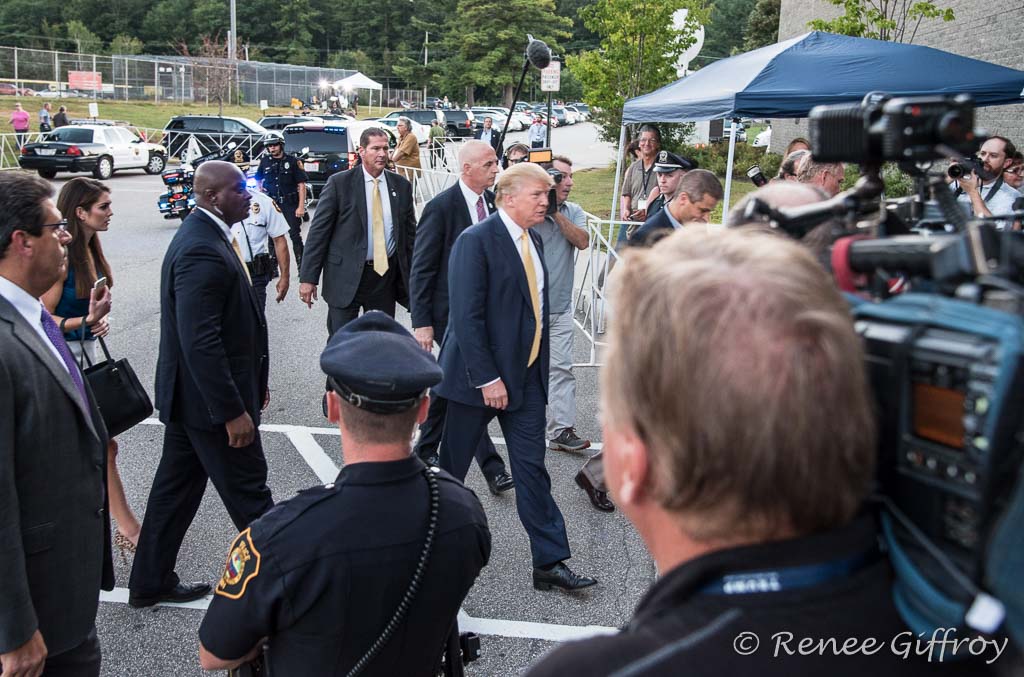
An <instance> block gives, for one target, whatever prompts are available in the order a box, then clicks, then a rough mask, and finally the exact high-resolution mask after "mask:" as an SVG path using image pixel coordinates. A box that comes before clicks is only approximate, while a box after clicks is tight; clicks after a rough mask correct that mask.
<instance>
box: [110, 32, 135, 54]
mask: <svg viewBox="0 0 1024 677" xmlns="http://www.w3.org/2000/svg"><path fill="white" fill-rule="evenodd" d="M110 53H111V54H142V41H141V40H139V39H138V38H133V37H131V36H130V35H124V34H123V33H122V34H121V35H116V36H114V39H113V40H111V41H110Z"/></svg>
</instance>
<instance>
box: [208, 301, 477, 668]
mask: <svg viewBox="0 0 1024 677" xmlns="http://www.w3.org/2000/svg"><path fill="white" fill-rule="evenodd" d="M320 367H321V369H323V371H324V373H325V374H327V382H328V387H329V390H328V392H327V394H326V395H325V397H324V401H325V405H324V407H325V411H326V415H327V418H328V419H329V420H330V421H331V422H332V423H335V424H337V425H338V428H339V430H340V432H341V445H342V447H343V448H344V450H345V467H344V468H343V469H342V470H341V472H340V473H338V477H337V479H336V480H335V481H334V482H331V483H329V484H325V485H323V486H321V487H314V488H311V489H308V490H306V491H303V492H300V493H299V494H298V496H296V497H294V498H292V499H290V500H287V501H284V502H282V503H280V504H278V505H277V507H276V508H275V509H274V510H272V511H270V512H268V513H267V514H266V515H264V517H263V518H261V519H258V520H256V521H254V522H253V523H252V524H251V525H250V526H249V527H248V528H246V529H245V530H244V531H242V533H240V534H239V535H238V537H237V538H236V539H235V541H234V543H233V544H232V546H231V550H230V554H229V555H228V560H227V564H226V565H225V568H224V574H223V576H222V577H221V579H220V582H219V584H218V585H217V587H216V589H215V591H214V592H215V594H214V596H213V600H212V601H211V603H210V607H209V610H208V611H207V613H206V617H205V618H204V619H203V623H202V625H201V627H200V628H199V639H200V641H201V643H200V648H199V658H200V662H201V663H202V666H203V668H204V669H206V670H224V669H231V668H233V667H236V666H239V665H242V664H246V663H249V662H250V661H253V660H254V659H255V660H257V661H259V660H261V659H262V660H265V661H266V665H267V668H269V670H268V673H269V674H270V675H276V676H280V677H285V676H289V675H337V674H340V675H344V674H349V671H350V670H352V669H353V668H354V667H356V666H361V667H363V668H364V669H363V671H362V672H361V673H360V674H362V675H364V676H367V677H369V676H374V675H376V676H381V677H383V676H385V675H387V676H390V675H407V676H410V677H433V675H436V674H437V672H438V668H439V666H440V663H441V657H442V654H443V653H444V651H445V640H446V637H448V636H449V633H450V631H451V629H452V628H453V624H454V622H455V619H456V615H457V614H458V611H459V606H460V605H461V604H462V601H463V599H464V598H465V597H466V593H468V592H469V589H470V588H471V587H472V585H473V582H474V581H475V580H476V577H477V576H478V575H479V573H480V570H481V569H482V568H483V567H484V566H485V565H486V564H487V560H488V558H489V556H490V551H491V534H490V531H489V530H488V527H487V518H486V516H485V515H484V511H483V507H482V506H481V505H480V501H479V500H478V499H477V497H476V496H475V495H474V494H473V492H472V491H470V490H469V489H467V488H466V487H464V486H463V485H462V483H460V482H458V481H456V480H455V479H454V478H453V477H452V476H451V475H449V474H447V473H445V472H443V471H440V470H438V469H437V468H428V466H426V465H425V464H424V463H423V462H422V461H421V460H420V459H419V458H418V457H417V456H416V455H415V454H413V453H412V449H411V444H410V440H411V439H412V433H413V429H414V428H415V426H416V424H417V423H418V422H422V421H423V420H424V419H425V418H426V416H427V409H428V407H429V405H430V397H429V396H428V395H427V389H428V388H431V387H433V386H435V385H437V384H438V382H440V380H441V376H442V372H441V368H440V367H439V366H438V365H437V361H436V360H435V359H434V357H433V356H432V355H431V354H430V353H429V352H427V351H425V350H423V349H422V348H421V347H420V346H419V344H418V343H417V342H416V340H415V339H414V338H413V336H412V334H410V333H409V331H408V330H407V329H405V328H404V327H402V326H401V325H399V324H398V323H397V322H395V321H394V320H393V319H391V318H390V317H388V316H387V315H386V314H384V313H382V312H380V311H369V312H367V313H365V314H364V315H362V316H361V317H358V318H357V319H355V320H352V321H351V322H349V323H348V324H346V325H344V326H343V327H341V328H339V329H338V331H336V332H335V333H334V335H333V336H332V337H331V339H330V341H329V342H328V344H327V348H325V349H324V351H323V353H322V354H321V355H320ZM265 643H266V644H267V652H266V655H265V657H264V656H263V645H264V644H265ZM254 672H255V671H254ZM255 674H266V673H255Z"/></svg>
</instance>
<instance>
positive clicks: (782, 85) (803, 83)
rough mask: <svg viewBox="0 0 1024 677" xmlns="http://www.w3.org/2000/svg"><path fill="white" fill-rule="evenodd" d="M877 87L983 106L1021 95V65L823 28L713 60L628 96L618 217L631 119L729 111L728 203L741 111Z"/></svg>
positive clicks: (858, 95)
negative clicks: (965, 97)
mask: <svg viewBox="0 0 1024 677" xmlns="http://www.w3.org/2000/svg"><path fill="white" fill-rule="evenodd" d="M873 91H880V92H886V93H888V94H892V95H893V96H922V95H940V94H970V95H971V96H972V97H973V98H974V102H975V104H976V105H978V106H995V105H1000V104H1011V103H1022V102H1024V71H1019V70H1014V69H1012V68H1006V67H1004V66H997V65H994V64H990V63H986V62H984V61H978V60H977V59H969V58H967V57H963V56H957V55H956V54H950V53H949V52H943V51H941V50H938V49H933V48H931V47H922V46H919V45H905V44H900V43H895V42H885V41H881V40H869V39H866V38H851V37H849V36H845V35H834V34H832V33H822V32H818V31H814V32H811V33H805V34H803V35H801V36H798V37H795V38H792V39H790V40H785V41H783V42H780V43H778V44H775V45H769V46H768V47H762V48H761V49H756V50H754V51H752V52H747V53H745V54H739V55H737V56H734V57H731V58H728V59H722V60H721V61H716V62H715V63H713V64H711V65H710V66H707V67H705V68H702V69H701V70H699V71H697V72H696V73H693V74H692V75H689V76H687V77H684V78H682V79H681V80H677V81H675V82H673V83H672V84H669V85H665V86H664V87H662V88H661V89H658V90H656V91H653V92H651V93H650V94H644V95H643V96H638V97H636V98H634V99H630V100H629V101H627V102H626V105H625V107H624V108H623V111H622V124H623V127H622V134H621V135H620V139H619V149H620V150H619V160H618V166H617V168H616V172H615V193H616V195H615V196H614V198H613V200H612V215H613V218H614V215H615V213H616V209H617V205H618V192H619V181H620V178H621V171H622V146H623V143H624V142H625V133H626V127H625V126H626V125H627V124H631V123H638V122H690V121H694V120H713V119H720V118H731V119H732V120H733V123H732V124H733V129H732V135H731V137H730V139H729V160H728V164H727V176H726V190H725V205H724V209H728V208H729V189H730V186H731V177H732V164H733V156H734V153H735V143H736V123H737V121H738V119H739V118H742V117H757V118H765V117H769V118H799V117H807V115H808V113H809V112H810V110H811V108H813V107H814V106H818V105H822V104H836V103H853V102H856V101H859V100H861V99H862V98H864V95H865V94H868V93H869V92H873ZM723 213H724V211H723Z"/></svg>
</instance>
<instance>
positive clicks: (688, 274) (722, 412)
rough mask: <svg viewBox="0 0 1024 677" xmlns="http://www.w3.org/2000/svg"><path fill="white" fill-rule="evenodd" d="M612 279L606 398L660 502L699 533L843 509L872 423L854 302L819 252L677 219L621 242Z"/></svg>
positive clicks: (815, 523)
mask: <svg viewBox="0 0 1024 677" xmlns="http://www.w3.org/2000/svg"><path fill="white" fill-rule="evenodd" d="M618 278H619V279H618V283H617V286H616V287H615V289H614V290H613V306H614V308H615V313H614V315H613V319H612V322H611V327H610V334H609V336H610V346H611V348H610V352H609V354H608V359H607V366H606V367H605V368H604V369H603V370H602V374H601V391H602V398H603V402H602V404H603V407H602V410H603V415H605V416H607V417H608V420H609V423H611V424H612V425H614V426H617V427H623V426H624V427H628V428H631V429H632V430H634V431H636V433H637V435H638V436H639V437H640V438H641V439H643V441H644V442H645V444H646V446H647V449H648V453H649V457H650V465H651V471H650V477H651V480H650V487H649V488H650V490H651V492H652V496H653V497H654V500H655V501H657V502H658V504H660V505H661V506H662V507H663V508H664V509H666V510H668V511H671V512H673V513H675V514H677V515H678V516H679V517H680V520H681V524H682V527H683V528H684V529H685V530H686V531H687V533H689V534H690V535H691V536H692V537H694V538H697V539H698V540H717V539H735V538H743V537H753V538H764V537H765V536H769V537H770V536H772V535H778V534H784V533H791V532H795V533H797V534H806V533H811V532H815V531H819V530H824V529H828V528H831V527H834V526H836V525H839V524H842V523H844V522H846V521H848V520H849V519H850V518H851V517H852V516H853V514H854V512H855V511H856V510H857V508H858V505H859V504H860V502H861V501H862V500H863V498H864V496H865V495H866V493H867V490H868V486H869V483H870V481H871V478H872V476H873V469H874V460H875V445H874V419H873V416H872V408H871V403H870V399H869V393H868V388H867V382H866V378H865V374H864V364H863V363H864V356H863V353H862V349H861V344H860V341H859V339H858V337H857V335H856V333H855V332H854V329H853V324H852V322H851V319H850V315H849V310H848V308H847V305H846V303H845V302H844V301H843V299H842V297H841V296H840V295H839V293H838V292H837V291H836V289H835V287H834V285H833V284H832V281H831V280H830V279H829V277H828V276H827V274H826V272H825V271H824V270H823V269H822V268H821V266H820V265H818V263H817V262H816V261H815V260H814V257H813V256H812V255H811V254H810V253H809V252H808V251H806V250H805V249H804V248H803V247H801V246H800V245H798V244H797V243H795V242H792V241H790V240H787V239H786V238H781V237H777V236H775V235H773V234H770V233H765V232H762V231H753V230H750V229H736V230H727V231H719V232H714V233H707V232H705V231H704V229H693V228H683V229H681V230H678V231H676V232H675V233H673V234H672V235H671V236H669V237H666V238H664V239H662V240H660V241H659V242H658V243H657V244H656V245H655V246H654V247H652V248H650V249H630V250H628V251H627V253H626V254H625V256H624V264H623V270H621V271H620V272H619V274H618Z"/></svg>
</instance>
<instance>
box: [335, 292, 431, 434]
mask: <svg viewBox="0 0 1024 677" xmlns="http://www.w3.org/2000/svg"><path fill="white" fill-rule="evenodd" d="M320 368H321V369H323V371H324V373H325V374H327V382H328V383H329V384H330V386H331V388H332V389H333V390H334V391H335V392H336V393H338V395H339V396H341V398H342V399H344V400H345V401H346V402H348V403H349V404H351V405H353V406H355V407H359V408H360V409H366V410H367V411H372V412H374V413H377V414H397V413H400V412H402V411H406V410H408V409H410V408H412V407H413V406H415V405H416V404H417V403H418V402H419V400H420V398H421V397H422V396H423V394H424V392H425V391H426V390H427V388H430V387H432V386H435V385H437V384H438V383H440V382H441V377H442V375H443V372H442V371H441V367H439V366H438V364H437V360H435V359H434V356H433V355H431V354H430V353H429V352H427V351H426V350H424V349H423V348H421V347H420V344H419V343H417V342H416V339H414V338H413V336H412V334H411V333H409V330H408V329H406V328H405V327H403V326H402V325H400V324H398V323H397V322H395V320H394V319H392V318H391V317H390V316H388V315H386V314H385V313H382V312H380V311H379V310H371V311H369V312H367V313H365V314H363V315H361V316H360V317H357V318H356V319H354V320H352V321H351V322H349V323H348V324H346V325H345V326H343V327H341V328H340V329H338V330H337V331H336V332H335V333H334V335H333V336H332V337H331V338H330V340H329V341H328V342H327V347H326V348H324V351H323V353H321V354H320Z"/></svg>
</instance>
